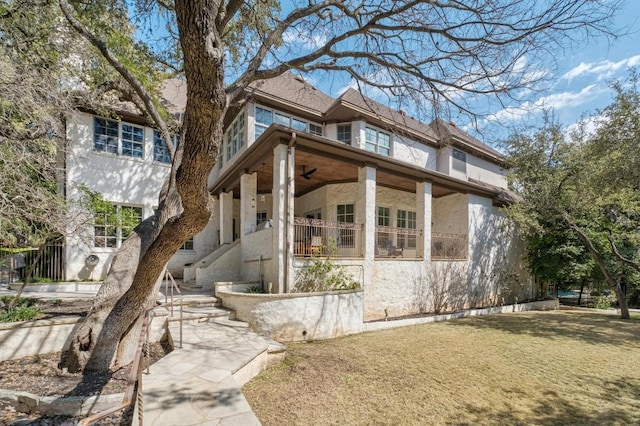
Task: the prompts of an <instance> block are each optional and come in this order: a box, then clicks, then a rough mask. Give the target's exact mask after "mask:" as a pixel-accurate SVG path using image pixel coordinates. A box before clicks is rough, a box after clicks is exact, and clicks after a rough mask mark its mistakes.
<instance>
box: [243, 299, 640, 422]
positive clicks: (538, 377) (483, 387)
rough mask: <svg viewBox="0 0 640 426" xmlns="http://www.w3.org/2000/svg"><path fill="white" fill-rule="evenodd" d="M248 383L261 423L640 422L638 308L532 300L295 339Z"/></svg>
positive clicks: (639, 325)
mask: <svg viewBox="0 0 640 426" xmlns="http://www.w3.org/2000/svg"><path fill="white" fill-rule="evenodd" d="M243 392H244V393H245V395H246V396H247V399H248V400H249V403H250V404H251V407H252V408H253V409H254V411H255V412H256V415H257V416H258V418H259V419H260V420H261V422H262V423H263V424H264V425H283V424H286V425H325V424H336V425H343V424H347V425H369V424H386V425H415V424H425V425H427V424H428V425H454V424H455V425H477V424H481V425H482V424H486V425H530V424H538V425H576V424H580V425H604V424H606V425H617V424H619V425H627V424H640V320H638V319H631V320H629V321H622V320H619V319H618V318H617V317H616V316H615V315H607V314H598V313H590V312H578V311H555V312H531V313H520V314H503V315H494V316H486V317H474V318H465V319H461V320H453V321H448V322H443V323H437V324H427V325H421V326H415V327H405V328H400V329H395V330H387V331H381V332H375V333H365V334H361V335H356V336H349V337H345V338H341V339H335V340H327V341H322V342H314V343H308V344H293V345H290V346H288V348H287V358H286V359H285V361H284V362H283V363H281V364H279V365H278V366H275V367H273V368H271V369H269V370H267V371H266V372H265V373H263V374H261V375H260V376H258V377H257V378H255V379H254V380H252V381H251V382H250V383H248V384H247V385H246V386H245V387H244V388H243Z"/></svg>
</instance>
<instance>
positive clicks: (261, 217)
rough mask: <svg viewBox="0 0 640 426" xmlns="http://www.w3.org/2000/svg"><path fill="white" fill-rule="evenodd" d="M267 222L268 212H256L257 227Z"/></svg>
mask: <svg viewBox="0 0 640 426" xmlns="http://www.w3.org/2000/svg"><path fill="white" fill-rule="evenodd" d="M266 221H267V212H266V211H259V212H256V226H257V225H260V224H261V223H264V222H266Z"/></svg>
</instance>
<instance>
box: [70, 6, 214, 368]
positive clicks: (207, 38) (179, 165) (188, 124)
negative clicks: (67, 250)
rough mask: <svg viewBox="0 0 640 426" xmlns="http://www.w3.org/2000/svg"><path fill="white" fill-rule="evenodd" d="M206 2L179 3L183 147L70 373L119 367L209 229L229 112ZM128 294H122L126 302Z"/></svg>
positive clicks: (117, 266) (114, 270) (123, 256)
mask: <svg viewBox="0 0 640 426" xmlns="http://www.w3.org/2000/svg"><path fill="white" fill-rule="evenodd" d="M210 3H211V2H210V1H206V0H197V1H193V0H177V1H176V15H177V18H178V28H179V30H180V40H181V43H182V50H183V52H184V65H185V75H186V77H187V105H186V110H185V115H184V117H185V118H184V123H183V126H182V132H181V141H180V144H179V147H178V150H177V151H176V155H175V158H174V160H173V164H172V168H171V176H170V178H169V182H168V184H167V185H165V187H166V191H164V194H166V195H164V196H161V202H160V206H159V208H158V213H157V214H156V215H155V216H153V217H151V218H148V219H146V220H144V221H143V222H142V223H141V224H140V225H139V226H138V227H137V228H136V229H135V231H134V232H133V233H132V234H131V235H130V236H129V238H128V239H127V240H126V241H125V242H124V243H123V245H122V247H121V248H120V250H119V251H118V253H117V255H116V256H115V258H114V259H113V262H112V265H111V269H110V270H109V274H108V276H107V278H106V280H105V282H104V284H103V285H102V287H101V289H100V292H99V294H98V296H97V297H96V299H95V301H94V304H93V307H92V309H91V311H90V312H89V315H88V316H87V318H86V320H85V322H84V323H83V324H82V326H81V327H79V328H78V330H77V332H76V334H75V336H74V338H73V340H72V344H71V348H70V353H69V356H68V357H67V367H68V368H69V370H70V371H80V370H83V369H85V370H105V369H108V368H109V367H110V366H111V365H120V364H123V363H125V362H126V361H127V360H125V359H121V358H120V356H122V355H124V354H125V352H126V351H124V350H119V348H123V347H124V346H125V345H126V343H127V342H126V339H125V338H126V337H130V338H137V336H135V332H134V331H135V328H134V326H135V324H136V321H137V320H139V319H140V317H141V315H142V313H143V312H144V310H145V308H147V307H148V306H149V303H150V302H153V300H154V296H155V292H154V290H155V289H156V288H157V287H156V283H157V282H158V280H159V278H160V276H161V274H162V271H163V270H164V267H165V265H166V263H167V262H168V261H169V259H170V258H171V256H173V254H174V253H175V252H176V251H177V250H178V249H179V248H180V246H181V245H182V244H183V243H184V241H186V240H187V239H188V238H190V237H192V236H193V235H195V234H196V233H197V232H199V231H201V230H202V229H203V228H204V226H205V225H206V224H207V222H208V221H209V218H210V216H211V211H212V207H213V204H212V200H211V198H210V196H209V193H208V190H207V178H208V176H209V173H210V171H211V169H212V168H213V166H214V164H215V161H216V158H217V156H218V150H219V145H220V143H221V141H222V130H223V129H222V126H223V118H224V114H225V112H226V109H227V96H226V93H225V86H224V73H223V64H222V60H223V51H222V43H221V39H220V34H219V32H218V28H217V27H216V24H217V23H216V21H215V18H216V12H217V10H218V7H217V6H213V5H211V4H210ZM123 293H124V294H123Z"/></svg>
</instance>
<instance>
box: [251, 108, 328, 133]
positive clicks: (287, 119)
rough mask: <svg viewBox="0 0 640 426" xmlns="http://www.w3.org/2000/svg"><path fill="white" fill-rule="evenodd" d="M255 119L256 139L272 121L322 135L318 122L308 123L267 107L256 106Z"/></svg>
mask: <svg viewBox="0 0 640 426" xmlns="http://www.w3.org/2000/svg"><path fill="white" fill-rule="evenodd" d="M255 120H256V126H255V138H256V139H258V138H259V137H260V135H262V134H263V133H264V131H265V130H267V127H269V126H270V125H271V124H272V123H275V124H279V125H281V126H285V127H289V128H292V129H294V130H300V131H302V132H309V133H312V134H314V135H319V136H322V126H320V125H319V124H315V123H310V122H307V121H305V120H302V119H300V118H297V117H294V116H291V115H289V114H287V113H284V112H280V111H271V110H269V109H266V108H262V107H259V106H256V113H255Z"/></svg>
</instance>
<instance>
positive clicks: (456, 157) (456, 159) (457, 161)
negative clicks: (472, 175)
mask: <svg viewBox="0 0 640 426" xmlns="http://www.w3.org/2000/svg"><path fill="white" fill-rule="evenodd" d="M451 168H452V169H453V170H455V171H457V172H461V173H467V153H466V152H464V151H462V150H461V149H457V148H452V149H451Z"/></svg>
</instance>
